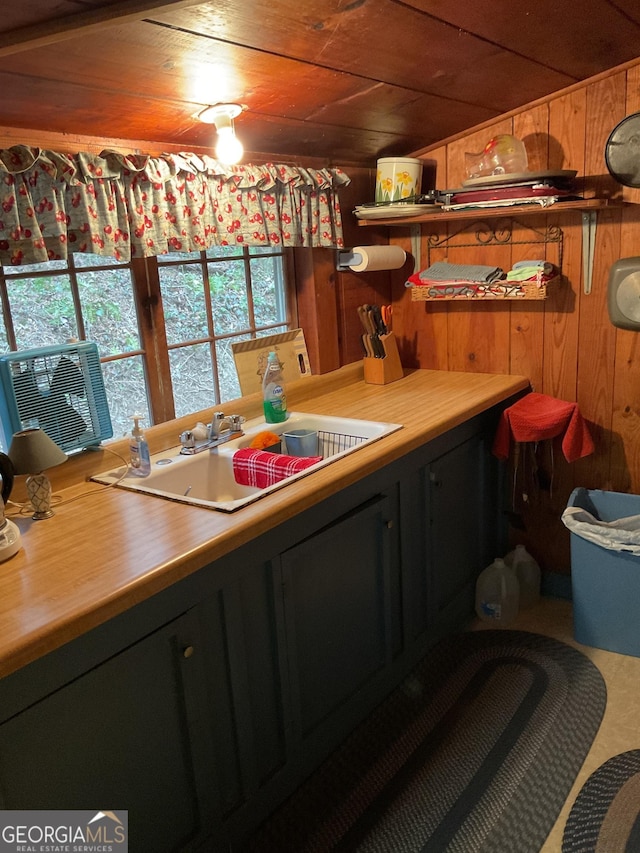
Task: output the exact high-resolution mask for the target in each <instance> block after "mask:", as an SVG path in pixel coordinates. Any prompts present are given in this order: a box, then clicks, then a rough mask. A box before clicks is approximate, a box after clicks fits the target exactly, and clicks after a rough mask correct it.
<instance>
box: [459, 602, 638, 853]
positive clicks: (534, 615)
mask: <svg viewBox="0 0 640 853" xmlns="http://www.w3.org/2000/svg"><path fill="white" fill-rule="evenodd" d="M485 624H486V623H481V622H479V621H477V622H476V623H474V627H476V628H482V627H483V626H484V625H485ZM509 628H513V629H516V630H521V631H533V632H535V633H537V634H545V635H546V636H548V637H554V638H555V639H557V640H561V641H562V642H564V643H567V644H569V645H572V646H574V647H575V648H577V649H579V650H580V651H582V652H583V653H584V654H585V655H587V657H588V658H590V660H592V661H593V663H594V664H595V665H596V666H597V667H598V669H599V670H600V672H601V673H602V676H603V678H604V680H605V682H606V685H607V707H606V710H605V713H604V717H603V719H602V723H601V725H600V729H599V731H598V734H597V735H596V738H595V740H594V742H593V745H592V747H591V750H590V752H589V754H588V755H587V758H586V760H585V762H584V764H583V766H582V769H581V771H580V773H579V774H578V777H577V778H576V781H575V783H574V786H573V789H572V791H571V793H570V795H569V797H568V799H567V802H566V803H565V805H564V808H563V810H562V812H561V813H560V816H559V818H558V820H557V822H556V824H555V826H554V828H553V829H552V831H551V833H550V834H549V837H548V838H547V840H546V842H545V844H544V846H543V847H542V848H541V851H540V853H560V851H561V850H562V833H563V831H564V825H565V823H566V820H567V817H568V815H569V811H570V809H571V806H572V804H573V802H574V800H575V798H576V797H577V795H578V793H579V791H580V789H581V788H582V786H583V785H584V783H585V782H586V781H587V779H588V778H589V776H590V775H591V773H593V772H594V770H597V768H598V767H600V765H601V764H603V763H604V762H605V761H606V760H607V759H608V758H611V757H612V756H614V755H618V754H619V753H621V752H626V751H627V750H630V749H640V713H639V710H640V658H636V657H631V656H629V655H619V654H615V653H613V652H605V651H603V650H602V649H594V648H591V647H589V646H583V645H581V644H580V643H578V642H576V641H575V640H574V639H573V621H572V614H571V603H570V602H568V601H563V600H560V599H553V598H543V599H542V600H541V602H540V604H538V605H536V606H535V607H533V608H531V609H530V610H525V611H523V612H522V613H520V615H519V616H518V619H517V621H516V622H514V623H513V624H511V625H510V626H509Z"/></svg>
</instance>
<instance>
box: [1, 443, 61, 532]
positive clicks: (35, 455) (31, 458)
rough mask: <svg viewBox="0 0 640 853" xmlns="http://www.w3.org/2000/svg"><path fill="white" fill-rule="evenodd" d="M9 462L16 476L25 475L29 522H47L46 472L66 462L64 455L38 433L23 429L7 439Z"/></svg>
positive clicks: (55, 445) (48, 496) (48, 507)
mask: <svg viewBox="0 0 640 853" xmlns="http://www.w3.org/2000/svg"><path fill="white" fill-rule="evenodd" d="M8 456H9V459H10V460H11V461H12V462H13V467H14V468H15V472H16V474H29V477H27V484H26V485H27V494H28V495H29V500H30V501H31V505H32V506H33V509H34V513H33V516H32V517H33V518H35V519H40V518H51V516H52V515H53V510H52V509H51V483H50V482H49V478H48V477H47V475H46V474H45V473H44V471H45V470H46V469H47V468H53V467H54V465H60V463H61V462H66V461H67V454H66V453H65V452H64V451H62V450H61V449H60V448H59V447H58V445H57V444H56V443H55V442H54V441H53V440H52V439H51V438H49V436H48V435H47V434H46V432H44V430H42V429H39V428H37V429H23V430H21V431H20V432H16V433H14V435H13V438H12V439H11V446H10V447H9V454H8Z"/></svg>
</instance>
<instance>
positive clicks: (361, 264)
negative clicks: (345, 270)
mask: <svg viewBox="0 0 640 853" xmlns="http://www.w3.org/2000/svg"><path fill="white" fill-rule="evenodd" d="M352 252H353V254H354V255H360V258H361V260H360V261H357V260H356V261H355V262H354V263H352V264H349V269H350V270H352V271H353V272H365V271H367V270H397V269H400V267H401V266H403V265H404V262H405V260H406V259H407V253H406V252H405V250H404V249H401V248H400V246H356V247H355V248H354V249H352Z"/></svg>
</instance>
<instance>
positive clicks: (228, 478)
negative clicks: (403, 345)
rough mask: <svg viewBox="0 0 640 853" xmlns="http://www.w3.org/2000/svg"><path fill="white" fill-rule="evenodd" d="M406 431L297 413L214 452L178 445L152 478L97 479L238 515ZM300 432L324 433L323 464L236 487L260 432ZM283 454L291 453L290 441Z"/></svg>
mask: <svg viewBox="0 0 640 853" xmlns="http://www.w3.org/2000/svg"><path fill="white" fill-rule="evenodd" d="M401 428H402V424H392V423H382V422H379V421H364V420H357V419H354V418H334V417H330V416H326V415H312V414H305V413H304V412H292V413H290V415H289V417H288V419H287V420H286V421H285V422H284V423H282V424H267V423H265V421H264V420H263V419H261V418H256V419H254V420H251V421H247V422H246V423H245V424H244V426H243V429H244V434H243V435H242V436H240V437H239V438H236V439H233V440H232V441H228V442H226V443H225V444H221V445H219V446H218V447H216V448H214V449H213V450H203V451H201V452H200V453H196V454H194V455H182V454H181V453H180V447H179V446H178V447H173V448H171V449H170V450H165V451H163V452H162V453H156V454H154V455H153V456H152V457H151V473H150V474H149V476H148V477H136V476H135V475H134V474H131V473H128V474H126V475H125V468H124V466H121V467H120V468H116V469H113V470H111V471H104V472H103V473H101V474H96V475H95V476H93V477H92V478H91V479H92V480H95V481H97V482H99V483H109V484H113V485H116V486H118V487H119V488H122V489H130V490H133V491H136V492H143V493H145V494H149V495H156V496H158V497H161V498H165V499H167V500H174V501H179V502H180V503H187V504H193V505H194V506H202V507H207V508H208V509H216V510H221V511H223V512H234V511H235V510H237V509H241V508H242V507H243V506H246V505H247V504H249V503H252V502H253V501H256V500H258V499H259V498H261V497H263V496H264V495H268V494H270V493H271V492H274V491H275V490H276V489H281V488H283V487H284V486H286V485H288V484H289V483H292V482H294V481H295V480H299V479H300V478H301V477H305V476H307V475H308V474H311V473H313V472H314V471H317V470H318V469H319V468H322V467H324V466H325V465H329V464H331V463H332V462H334V461H335V460H336V459H340V458H342V457H343V456H346V455H347V454H349V453H353V452H355V451H356V450H359V449H360V448H361V447H366V446H367V445H369V444H371V443H372V442H374V441H377V440H378V439H380V438H382V437H383V436H385V435H389V433H392V432H395V431H396V430H398V429H401ZM299 429H309V430H317V431H318V437H319V449H318V455H319V456H320V455H321V456H322V459H321V460H320V461H319V462H316V463H314V464H313V465H311V466H310V467H309V468H306V469H305V470H304V471H301V472H300V473H298V474H294V475H293V476H291V477H287V478H286V479H284V480H281V481H280V482H278V483H275V484H274V485H272V486H268V487H266V488H262V489H261V488H257V487H253V486H244V485H240V484H239V483H236V481H235V478H234V473H233V454H234V453H235V452H236V451H237V450H239V449H240V448H242V447H248V446H249V445H250V444H251V441H252V439H253V437H254V436H255V435H256V434H257V433H259V432H263V431H265V430H268V431H269V432H273V433H276V434H277V435H281V434H282V433H285V432H289V431H291V430H299ZM282 451H283V452H286V446H285V445H284V443H283V447H282Z"/></svg>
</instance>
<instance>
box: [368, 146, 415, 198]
mask: <svg viewBox="0 0 640 853" xmlns="http://www.w3.org/2000/svg"><path fill="white" fill-rule="evenodd" d="M422 165H423V163H422V160H417V159H415V158H413V157H382V158H381V159H380V160H378V163H377V172H376V198H375V200H376V202H383V203H384V202H394V201H401V200H402V199H407V198H414V197H415V196H418V195H420V190H421V188H422Z"/></svg>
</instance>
